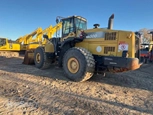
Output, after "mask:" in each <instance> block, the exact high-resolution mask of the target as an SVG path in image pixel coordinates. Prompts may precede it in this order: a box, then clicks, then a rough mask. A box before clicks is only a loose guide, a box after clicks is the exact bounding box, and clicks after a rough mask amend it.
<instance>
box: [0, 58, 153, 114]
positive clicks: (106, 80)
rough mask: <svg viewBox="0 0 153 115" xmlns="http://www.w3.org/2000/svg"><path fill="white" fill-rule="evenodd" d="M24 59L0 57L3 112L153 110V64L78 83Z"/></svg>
mask: <svg viewBox="0 0 153 115" xmlns="http://www.w3.org/2000/svg"><path fill="white" fill-rule="evenodd" d="M22 61H23V58H22V57H21V58H2V57H0V115H102V114H104V115H105V114H109V115H123V114H124V115H139V114H141V115H152V114H153V64H152V65H151V64H146V65H144V66H142V68H140V69H138V70H135V71H128V72H124V73H116V74H110V73H107V74H106V76H105V77H104V76H102V75H94V76H93V77H92V78H91V79H90V80H88V81H86V82H82V83H77V82H72V81H70V80H69V79H67V78H66V77H65V76H64V75H63V71H62V69H61V68H57V67H56V66H55V65H53V66H52V67H51V68H50V69H47V70H39V69H37V68H35V67H34V65H23V64H22Z"/></svg>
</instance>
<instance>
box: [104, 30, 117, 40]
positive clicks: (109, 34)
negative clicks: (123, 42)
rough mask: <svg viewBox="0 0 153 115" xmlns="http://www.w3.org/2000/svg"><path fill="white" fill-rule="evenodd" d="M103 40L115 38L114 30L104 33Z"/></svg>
mask: <svg viewBox="0 0 153 115" xmlns="http://www.w3.org/2000/svg"><path fill="white" fill-rule="evenodd" d="M105 40H116V32H111V33H105Z"/></svg>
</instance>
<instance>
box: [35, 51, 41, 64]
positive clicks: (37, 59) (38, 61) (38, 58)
mask: <svg viewBox="0 0 153 115" xmlns="http://www.w3.org/2000/svg"><path fill="white" fill-rule="evenodd" d="M40 59H41V58H40V54H39V53H37V54H36V62H37V63H40Z"/></svg>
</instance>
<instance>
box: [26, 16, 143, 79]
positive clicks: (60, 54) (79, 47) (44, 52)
mask: <svg viewBox="0 0 153 115" xmlns="http://www.w3.org/2000/svg"><path fill="white" fill-rule="evenodd" d="M113 19H114V14H112V15H111V16H110V18H109V21H108V28H99V26H100V24H94V28H91V29H87V20H86V19H85V18H84V17H82V16H70V17H67V18H61V19H57V20H56V22H57V23H60V25H61V27H62V31H61V36H59V37H57V36H56V37H52V38H49V37H48V35H43V37H44V38H45V39H46V40H48V42H47V43H46V44H44V46H39V47H37V48H36V49H35V50H34V51H33V52H31V53H29V54H30V56H31V57H30V58H33V59H34V64H35V66H36V67H37V68H39V69H47V68H49V67H50V65H51V64H53V63H55V62H58V65H59V67H62V68H63V70H64V73H65V75H66V77H67V78H69V79H71V80H73V81H78V82H82V81H86V80H88V79H90V78H91V77H92V76H93V74H94V73H97V72H102V71H105V70H109V71H111V72H123V71H128V70H135V69H138V68H139V67H140V66H141V63H139V55H137V54H139V45H140V44H139V40H140V38H139V36H138V33H135V32H132V31H123V30H113V29H112V26H113ZM28 56H29V55H27V57H25V58H29V57H28Z"/></svg>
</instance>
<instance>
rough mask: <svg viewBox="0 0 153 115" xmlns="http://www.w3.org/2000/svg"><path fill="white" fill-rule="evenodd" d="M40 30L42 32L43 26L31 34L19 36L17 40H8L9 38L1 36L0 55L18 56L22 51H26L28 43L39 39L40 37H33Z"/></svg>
mask: <svg viewBox="0 0 153 115" xmlns="http://www.w3.org/2000/svg"><path fill="white" fill-rule="evenodd" d="M40 32H42V28H41V27H39V28H37V29H36V30H35V31H33V32H32V33H30V34H27V35H25V36H22V37H19V38H18V39H16V40H15V41H12V40H8V39H7V38H0V56H4V57H18V56H19V54H20V53H25V51H26V49H27V45H28V44H30V43H31V42H38V41H39V38H40V37H37V38H35V39H32V37H33V36H34V35H37V34H38V33H40ZM41 38H42V36H41Z"/></svg>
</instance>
